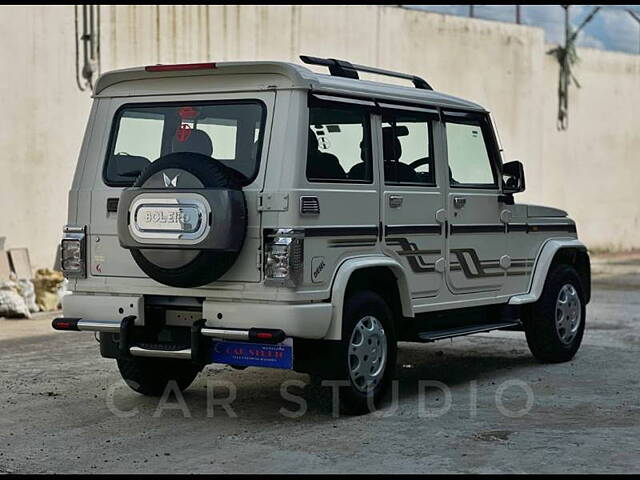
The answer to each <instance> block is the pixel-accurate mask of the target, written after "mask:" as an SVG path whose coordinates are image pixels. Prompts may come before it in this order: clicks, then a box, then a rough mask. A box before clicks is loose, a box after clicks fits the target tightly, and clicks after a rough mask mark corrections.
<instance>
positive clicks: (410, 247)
mask: <svg viewBox="0 0 640 480" xmlns="http://www.w3.org/2000/svg"><path fill="white" fill-rule="evenodd" d="M386 242H387V245H389V246H399V247H400V249H401V250H396V252H397V253H398V255H402V256H406V257H407V261H408V262H409V266H410V267H411V270H413V271H414V272H415V273H429V272H435V271H436V269H435V263H430V262H427V261H426V260H425V259H424V258H422V255H439V254H440V253H441V251H440V250H420V249H418V246H417V245H416V244H415V243H413V242H410V241H409V240H407V239H406V238H392V239H387V240H386Z"/></svg>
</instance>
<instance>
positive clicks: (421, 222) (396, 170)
mask: <svg viewBox="0 0 640 480" xmlns="http://www.w3.org/2000/svg"><path fill="white" fill-rule="evenodd" d="M381 106H382V107H383V110H382V116H381V117H378V118H379V119H380V120H381V124H379V125H380V126H379V130H378V137H379V139H380V140H381V149H380V150H381V152H382V159H381V160H382V161H381V165H382V168H381V170H382V172H381V177H382V179H383V183H382V187H381V188H382V195H381V202H382V205H381V212H382V223H383V225H384V242H383V249H384V251H385V253H386V254H387V255H389V256H391V257H393V258H395V259H397V260H398V261H399V262H400V263H401V264H403V265H404V266H405V268H406V272H407V276H408V281H409V286H410V289H411V296H412V297H413V298H424V297H431V296H435V295H437V294H438V292H439V291H440V288H441V287H442V284H443V276H444V265H445V264H444V248H445V245H444V230H443V228H444V225H443V224H441V223H438V220H437V218H436V217H437V216H438V215H437V214H438V211H442V210H443V209H444V203H445V198H444V194H443V192H442V189H441V188H440V187H439V186H438V184H437V180H436V171H435V168H436V161H435V153H434V152H435V149H434V141H433V139H434V129H435V128H438V126H439V124H438V112H437V110H435V109H434V110H430V109H426V108H409V107H392V106H388V107H386V108H384V105H381ZM441 220H443V218H441Z"/></svg>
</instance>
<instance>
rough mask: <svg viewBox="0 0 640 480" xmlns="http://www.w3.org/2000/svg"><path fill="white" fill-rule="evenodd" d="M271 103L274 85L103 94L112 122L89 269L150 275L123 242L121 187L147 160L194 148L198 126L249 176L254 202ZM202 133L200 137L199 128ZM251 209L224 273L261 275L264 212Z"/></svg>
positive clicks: (97, 187)
mask: <svg viewBox="0 0 640 480" xmlns="http://www.w3.org/2000/svg"><path fill="white" fill-rule="evenodd" d="M274 103H275V92H254V93H249V94H246V95H244V96H242V97H239V96H238V95H237V94H236V95H231V94H216V95H207V96H206V97H203V96H201V95H180V96H177V95H167V96H162V97H153V99H150V98H149V97H143V98H132V97H129V98H122V99H121V98H118V99H112V100H111V101H110V102H108V103H107V102H105V103H104V107H105V108H109V109H110V112H111V113H110V117H111V118H113V122H112V124H111V127H110V132H109V134H108V135H105V138H104V142H103V146H102V149H101V155H102V158H103V159H104V160H103V162H99V164H100V165H101V168H99V169H98V170H97V172H96V176H95V181H94V187H93V189H92V191H91V224H90V228H89V236H88V246H89V255H88V262H89V269H90V270H89V271H90V274H91V275H92V276H96V277H100V276H107V277H108V276H117V277H140V278H144V277H146V275H145V274H144V272H142V270H140V268H139V267H138V266H137V265H136V263H135V262H134V261H133V259H132V257H131V254H130V252H129V251H128V250H126V249H124V248H122V247H120V245H119V241H118V232H117V210H116V209H117V203H118V199H119V197H120V193H121V192H122V190H123V189H125V188H127V187H128V186H131V185H132V184H133V182H134V181H135V178H136V176H137V173H139V171H140V169H142V168H144V167H145V166H146V165H148V164H149V163H150V162H152V161H154V160H156V159H157V158H159V157H160V156H162V155H166V154H168V153H171V152H173V151H189V148H188V147H185V148H186V150H185V149H184V148H182V147H184V146H185V145H190V144H192V143H193V144H194V148H196V144H195V142H190V138H192V136H193V138H196V137H195V136H194V133H193V132H194V130H200V131H201V132H203V133H204V134H206V136H207V137H208V138H209V139H210V141H211V145H212V150H213V151H212V153H211V156H212V158H215V159H216V160H220V161H222V163H224V164H225V165H227V166H229V167H231V168H234V169H235V170H236V171H239V172H240V173H242V174H243V175H244V176H245V177H246V178H247V182H246V183H247V184H246V186H245V187H244V188H243V191H244V194H245V198H246V201H247V205H248V206H249V207H251V206H252V205H257V197H258V194H259V193H260V192H261V191H262V186H263V179H264V166H265V164H266V159H267V154H268V147H269V139H270V135H269V132H270V131H271V119H272V114H273V108H274ZM254 107H255V109H254ZM199 136H200V137H202V138H203V135H202V134H200V135H199ZM199 143H202V142H199ZM205 143H208V142H205ZM181 148H182V150H180V149H181ZM194 151H195V150H194ZM197 153H201V152H197ZM248 214H249V218H248V224H247V237H246V239H245V242H244V246H243V250H242V252H241V253H240V255H239V257H238V259H237V260H236V263H235V264H234V266H233V267H232V268H231V270H229V271H228V272H227V273H226V274H225V275H224V276H223V277H222V278H221V280H222V281H243V282H247V281H254V282H258V281H260V270H259V268H258V264H257V257H256V255H255V252H256V251H258V250H259V247H260V242H261V234H260V232H261V227H260V214H259V212H257V209H255V208H248ZM252 252H253V253H252ZM150 281H151V280H150Z"/></svg>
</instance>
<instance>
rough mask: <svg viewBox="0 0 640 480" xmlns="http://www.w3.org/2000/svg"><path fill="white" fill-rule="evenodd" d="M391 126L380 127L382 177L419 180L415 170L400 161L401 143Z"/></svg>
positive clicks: (389, 179)
mask: <svg viewBox="0 0 640 480" xmlns="http://www.w3.org/2000/svg"><path fill="white" fill-rule="evenodd" d="M393 133H394V132H393V130H392V129H391V128H388V127H385V128H383V129H382V155H383V159H384V178H385V180H386V181H389V182H414V183H415V182H420V178H419V177H418V175H417V174H416V172H415V170H414V169H413V168H411V167H410V166H409V165H407V164H406V163H402V162H401V161H400V157H401V156H402V145H401V144H400V140H399V139H398V137H397V136H395V135H394V134H393Z"/></svg>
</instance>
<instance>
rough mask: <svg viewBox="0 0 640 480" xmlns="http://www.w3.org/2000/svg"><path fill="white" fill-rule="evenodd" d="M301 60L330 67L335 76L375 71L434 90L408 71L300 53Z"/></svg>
mask: <svg viewBox="0 0 640 480" xmlns="http://www.w3.org/2000/svg"><path fill="white" fill-rule="evenodd" d="M300 60H302V61H303V62H304V63H306V64H309V65H321V66H323V67H329V73H330V74H331V75H333V76H335V77H345V78H353V79H356V80H357V79H359V78H360V77H359V76H358V72H366V73H375V74H377V75H386V76H388V77H396V78H404V79H405V80H411V81H412V82H413V84H414V85H415V87H416V88H421V89H423V90H433V88H431V85H429V84H428V83H427V82H426V80H425V79H424V78H421V77H418V76H416V75H409V74H408V73H400V72H393V71H391V70H383V69H382V68H375V67H367V66H366V65H357V64H355V63H350V62H347V61H346V60H337V59H335V58H318V57H309V56H307V55H300Z"/></svg>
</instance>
